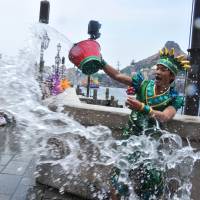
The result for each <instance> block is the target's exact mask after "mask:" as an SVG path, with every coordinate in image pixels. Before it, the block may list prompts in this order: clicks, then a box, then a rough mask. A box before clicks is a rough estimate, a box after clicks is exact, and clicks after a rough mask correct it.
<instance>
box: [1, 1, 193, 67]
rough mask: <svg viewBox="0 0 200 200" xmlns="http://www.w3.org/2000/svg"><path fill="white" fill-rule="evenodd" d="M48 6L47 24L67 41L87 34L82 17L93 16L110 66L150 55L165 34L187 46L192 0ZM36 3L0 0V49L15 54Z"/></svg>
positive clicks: (34, 16)
mask: <svg viewBox="0 0 200 200" xmlns="http://www.w3.org/2000/svg"><path fill="white" fill-rule="evenodd" d="M50 6H51V8H50V19H49V26H51V27H52V28H54V29H55V30H57V31H58V32H60V33H62V34H63V35H64V36H66V37H67V38H68V39H69V40H70V41H71V42H72V43H75V42H78V41H81V40H84V39H87V38H88V37H89V36H88V34H87V26H88V22H89V21H90V20H98V21H99V22H100V23H101V24H102V27H101V29H100V32H101V37H100V39H98V42H99V43H100V45H101V49H102V55H103V57H104V59H105V60H107V62H109V63H110V64H112V65H114V66H116V64H117V61H119V62H120V68H123V67H125V66H127V65H129V64H130V62H131V60H132V59H134V60H135V61H139V60H141V59H143V58H146V57H148V56H151V55H152V54H154V53H156V52H157V51H158V50H159V49H160V48H162V47H163V46H164V44H165V43H166V41H168V40H170V41H175V42H177V43H178V44H179V45H180V47H181V48H182V49H183V50H184V51H185V52H187V48H188V43H189V31H190V18H191V9H192V0H168V1H162V0H100V1H95V0H70V1H68V0H50ZM39 8H40V0H0V16H1V17H0V28H1V34H0V35H1V37H0V53H3V54H7V55H15V54H17V52H18V50H19V49H20V48H22V47H23V45H24V38H26V37H27V34H28V27H30V25H31V24H35V23H38V18H39ZM61 42H62V41H61ZM61 45H62V44H61ZM63 50H64V49H63ZM46 54H47V55H46ZM46 54H45V56H47V57H48V56H50V55H48V52H46ZM62 54H63V56H66V57H67V54H68V52H67V51H66V52H64V51H62ZM52 64H53V63H52ZM67 65H69V66H72V64H69V62H67Z"/></svg>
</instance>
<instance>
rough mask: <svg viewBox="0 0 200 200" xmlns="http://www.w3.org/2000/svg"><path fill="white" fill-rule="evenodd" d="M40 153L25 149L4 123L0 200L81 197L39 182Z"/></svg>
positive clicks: (73, 199)
mask: <svg viewBox="0 0 200 200" xmlns="http://www.w3.org/2000/svg"><path fill="white" fill-rule="evenodd" d="M36 161H37V157H36V155H32V154H31V152H27V151H23V150H22V146H21V144H20V139H19V138H18V137H17V133H16V132H15V131H12V129H11V130H10V127H6V126H3V127H2V126H0V200H81V198H79V197H76V196H73V195H70V194H63V195H61V194H60V193H59V192H58V190H56V189H53V188H50V187H48V186H45V185H41V184H39V183H36V181H35V175H36V173H35V169H36Z"/></svg>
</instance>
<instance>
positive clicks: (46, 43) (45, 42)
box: [40, 32, 50, 76]
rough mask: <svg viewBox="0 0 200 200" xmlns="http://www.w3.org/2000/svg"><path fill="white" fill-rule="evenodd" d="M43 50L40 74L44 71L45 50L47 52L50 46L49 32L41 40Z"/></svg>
mask: <svg viewBox="0 0 200 200" xmlns="http://www.w3.org/2000/svg"><path fill="white" fill-rule="evenodd" d="M41 40H42V41H41V50H40V73H41V76H42V73H43V71H44V50H46V49H47V48H48V46H49V42H50V38H49V37H48V35H47V32H45V34H44V35H43V36H42V38H41Z"/></svg>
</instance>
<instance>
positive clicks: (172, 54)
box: [169, 48, 174, 56]
mask: <svg viewBox="0 0 200 200" xmlns="http://www.w3.org/2000/svg"><path fill="white" fill-rule="evenodd" d="M169 55H170V56H174V48H172V49H171V50H170V51H169Z"/></svg>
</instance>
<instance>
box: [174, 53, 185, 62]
mask: <svg viewBox="0 0 200 200" xmlns="http://www.w3.org/2000/svg"><path fill="white" fill-rule="evenodd" d="M184 58H185V56H184V55H180V56H177V57H176V60H177V61H178V62H181V61H182V60H183V59H184Z"/></svg>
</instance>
